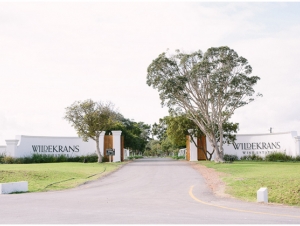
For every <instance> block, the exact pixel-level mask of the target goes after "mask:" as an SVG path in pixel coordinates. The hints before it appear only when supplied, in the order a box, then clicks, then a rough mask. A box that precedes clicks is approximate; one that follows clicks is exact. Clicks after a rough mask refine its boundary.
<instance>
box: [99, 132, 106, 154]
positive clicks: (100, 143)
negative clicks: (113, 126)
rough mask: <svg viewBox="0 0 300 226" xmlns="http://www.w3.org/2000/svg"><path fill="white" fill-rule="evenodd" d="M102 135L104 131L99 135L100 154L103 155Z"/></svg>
mask: <svg viewBox="0 0 300 226" xmlns="http://www.w3.org/2000/svg"><path fill="white" fill-rule="evenodd" d="M104 136H105V131H102V132H101V133H100V136H99V147H100V153H101V155H102V156H104Z"/></svg>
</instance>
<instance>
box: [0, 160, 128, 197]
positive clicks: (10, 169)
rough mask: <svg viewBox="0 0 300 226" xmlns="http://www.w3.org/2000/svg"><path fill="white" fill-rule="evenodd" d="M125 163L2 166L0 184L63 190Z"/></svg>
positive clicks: (35, 190)
mask: <svg viewBox="0 0 300 226" xmlns="http://www.w3.org/2000/svg"><path fill="white" fill-rule="evenodd" d="M123 164H124V163H123V162H122V163H100V164H99V163H73V162H66V163H40V164H0V183H7V182H16V181H28V191H29V192H37V191H39V192H40V191H49V190H61V189H67V188H72V187H76V186H78V185H80V184H82V183H84V182H86V181H90V180H95V179H97V178H99V177H101V176H103V175H105V174H107V173H109V172H111V171H113V170H116V169H117V168H118V167H120V166H121V165H123Z"/></svg>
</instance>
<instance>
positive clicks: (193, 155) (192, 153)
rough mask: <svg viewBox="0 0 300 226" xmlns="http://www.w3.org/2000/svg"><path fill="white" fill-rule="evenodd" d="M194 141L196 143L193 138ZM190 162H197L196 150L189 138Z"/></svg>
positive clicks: (195, 138) (195, 139)
mask: <svg viewBox="0 0 300 226" xmlns="http://www.w3.org/2000/svg"><path fill="white" fill-rule="evenodd" d="M193 139H194V141H195V142H197V137H193ZM190 142H191V143H190V161H198V150H197V147H196V145H195V144H194V142H193V141H192V139H191V138H190Z"/></svg>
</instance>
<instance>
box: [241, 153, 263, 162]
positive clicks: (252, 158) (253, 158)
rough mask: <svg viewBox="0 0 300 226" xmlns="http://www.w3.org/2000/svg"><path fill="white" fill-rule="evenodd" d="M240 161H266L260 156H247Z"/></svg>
mask: <svg viewBox="0 0 300 226" xmlns="http://www.w3.org/2000/svg"><path fill="white" fill-rule="evenodd" d="M240 160H248V161H249V160H250V161H263V160H264V159H263V158H262V157H260V156H259V155H256V154H252V155H245V156H243V157H241V158H240Z"/></svg>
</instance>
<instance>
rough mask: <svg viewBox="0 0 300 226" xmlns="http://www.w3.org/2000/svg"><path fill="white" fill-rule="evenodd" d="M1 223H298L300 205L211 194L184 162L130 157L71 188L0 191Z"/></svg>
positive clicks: (194, 171) (193, 170) (196, 174)
mask: <svg viewBox="0 0 300 226" xmlns="http://www.w3.org/2000/svg"><path fill="white" fill-rule="evenodd" d="M0 223H1V224H3V223H6V224H8V223H26V224H33V223H39V224H42V223H47V224H55V223H60V224H65V223H71V224H74V223H81V224H87V223H94V224H108V223H114V224H125V223H131V224H135V223H139V224H147V223H151V224H167V223H172V224H192V223H193V224H195V223H196V224H200V223H205V224H209V223H214V224H222V223H225V224H233V223H245V224H253V223H258V224H267V223H272V224H275V223H297V224H299V223H300V208H293V207H284V206H274V205H265V204H258V203H247V202H242V201H239V200H236V199H231V198H221V199H220V198H217V197H215V196H214V195H213V194H212V193H211V191H210V190H209V189H208V187H207V186H206V185H205V183H204V179H203V178H202V176H201V175H200V174H199V173H198V172H197V171H196V170H195V169H193V168H192V167H191V166H190V165H189V164H187V163H186V162H184V161H173V160H171V159H166V158H157V159H150V158H149V159H141V160H135V161H133V162H131V163H129V164H127V165H125V166H124V167H122V168H121V169H119V170H118V171H116V172H114V173H112V174H110V175H109V176H106V177H104V178H101V179H99V180H97V181H94V182H91V183H88V184H85V185H82V186H80V187H78V188H75V189H69V190H64V191H58V192H41V193H25V194H12V195H0Z"/></svg>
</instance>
